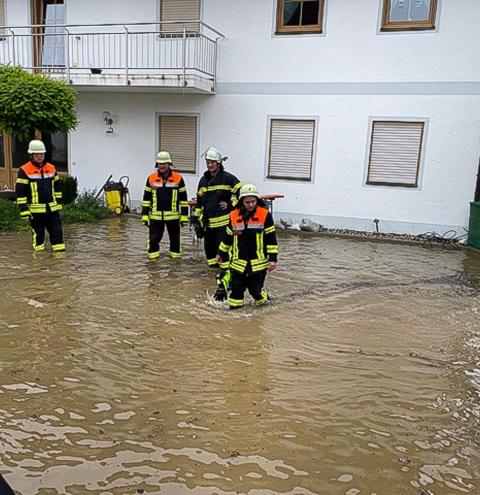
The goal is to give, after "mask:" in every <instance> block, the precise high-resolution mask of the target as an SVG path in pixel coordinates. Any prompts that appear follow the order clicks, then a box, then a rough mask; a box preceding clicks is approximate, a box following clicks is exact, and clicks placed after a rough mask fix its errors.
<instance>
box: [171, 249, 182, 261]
mask: <svg viewBox="0 0 480 495" xmlns="http://www.w3.org/2000/svg"><path fill="white" fill-rule="evenodd" d="M168 255H169V256H170V258H172V259H173V260H178V259H180V258H181V257H182V253H176V252H175V251H169V252H168Z"/></svg>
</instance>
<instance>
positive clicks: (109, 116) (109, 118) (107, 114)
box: [102, 110, 113, 134]
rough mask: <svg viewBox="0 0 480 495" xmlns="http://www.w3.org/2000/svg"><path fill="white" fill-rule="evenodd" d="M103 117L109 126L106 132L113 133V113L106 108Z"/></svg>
mask: <svg viewBox="0 0 480 495" xmlns="http://www.w3.org/2000/svg"><path fill="white" fill-rule="evenodd" d="M102 119H103V121H104V122H105V125H106V126H107V129H106V131H105V132H106V133H107V134H113V118H112V114H111V113H110V112H108V111H107V110H105V111H104V112H102Z"/></svg>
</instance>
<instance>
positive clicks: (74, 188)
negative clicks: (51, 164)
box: [59, 175, 78, 205]
mask: <svg viewBox="0 0 480 495" xmlns="http://www.w3.org/2000/svg"><path fill="white" fill-rule="evenodd" d="M59 178H60V190H61V191H62V203H63V204H64V205H70V204H72V203H73V202H74V201H75V200H76V199H77V196H78V181H77V178H76V177H71V176H70V175H60V176H59Z"/></svg>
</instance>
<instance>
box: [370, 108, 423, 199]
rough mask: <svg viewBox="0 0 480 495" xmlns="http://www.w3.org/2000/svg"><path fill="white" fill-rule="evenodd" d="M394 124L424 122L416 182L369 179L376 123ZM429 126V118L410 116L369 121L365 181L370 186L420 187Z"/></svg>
mask: <svg viewBox="0 0 480 495" xmlns="http://www.w3.org/2000/svg"><path fill="white" fill-rule="evenodd" d="M376 123H379V124H392V123H399V124H422V132H421V136H420V147H419V150H418V156H417V168H416V172H415V184H408V183H405V182H380V181H371V180H369V176H370V165H371V158H372V147H373V137H374V127H375V124H376ZM427 126H428V119H426V118H425V119H422V118H419V119H408V118H398V119H396V118H381V117H378V118H375V117H374V118H371V119H370V123H369V134H368V138H369V140H368V143H367V146H368V147H367V150H368V151H367V167H366V174H365V182H364V184H365V185H366V186H369V187H379V186H380V187H400V188H408V189H417V190H418V189H420V187H421V185H420V182H421V180H420V179H421V173H420V172H421V166H422V163H423V161H424V154H425V148H426V136H427Z"/></svg>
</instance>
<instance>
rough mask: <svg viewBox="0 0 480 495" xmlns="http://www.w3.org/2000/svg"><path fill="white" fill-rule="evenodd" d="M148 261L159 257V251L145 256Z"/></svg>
mask: <svg viewBox="0 0 480 495" xmlns="http://www.w3.org/2000/svg"><path fill="white" fill-rule="evenodd" d="M147 256H148V259H149V260H155V259H157V258H159V257H160V251H155V252H153V253H148V254H147Z"/></svg>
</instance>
